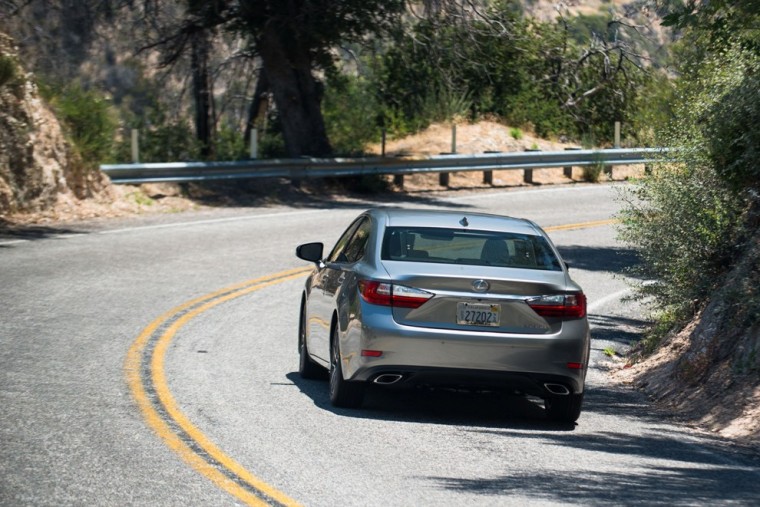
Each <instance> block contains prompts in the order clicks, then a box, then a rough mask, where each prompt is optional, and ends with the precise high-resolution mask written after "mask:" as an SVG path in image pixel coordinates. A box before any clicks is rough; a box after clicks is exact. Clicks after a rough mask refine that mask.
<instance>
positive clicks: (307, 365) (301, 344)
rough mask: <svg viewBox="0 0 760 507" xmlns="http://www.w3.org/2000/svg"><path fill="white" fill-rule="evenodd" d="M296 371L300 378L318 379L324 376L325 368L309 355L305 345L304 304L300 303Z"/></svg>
mask: <svg viewBox="0 0 760 507" xmlns="http://www.w3.org/2000/svg"><path fill="white" fill-rule="evenodd" d="M298 373H299V374H300V375H301V378H304V379H309V380H318V379H323V378H325V369H324V368H322V367H321V366H320V365H318V364H317V363H315V362H314V361H313V360H312V359H311V357H309V350H308V348H307V346H306V306H305V305H304V304H303V303H301V318H300V319H299V321H298Z"/></svg>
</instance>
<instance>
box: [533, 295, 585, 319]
mask: <svg viewBox="0 0 760 507" xmlns="http://www.w3.org/2000/svg"><path fill="white" fill-rule="evenodd" d="M526 303H528V306H530V307H531V308H532V309H533V311H534V312H536V313H537V314H539V315H540V316H542V317H562V318H567V319H580V318H582V317H585V316H586V295H585V294H583V293H582V292H579V293H578V294H556V295H552V296H540V297H537V298H533V299H528V300H527V301H526Z"/></svg>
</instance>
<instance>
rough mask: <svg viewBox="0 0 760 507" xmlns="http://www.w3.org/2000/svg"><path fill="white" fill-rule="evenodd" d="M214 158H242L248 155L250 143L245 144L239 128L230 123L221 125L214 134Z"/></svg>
mask: <svg viewBox="0 0 760 507" xmlns="http://www.w3.org/2000/svg"><path fill="white" fill-rule="evenodd" d="M215 141H216V142H215V145H216V151H215V153H214V158H215V159H216V160H244V159H247V158H249V157H250V154H251V153H250V145H247V144H246V142H245V139H244V138H243V133H242V132H241V131H240V129H236V128H234V127H233V126H231V125H222V127H221V128H220V129H219V132H217V134H216V140H215Z"/></svg>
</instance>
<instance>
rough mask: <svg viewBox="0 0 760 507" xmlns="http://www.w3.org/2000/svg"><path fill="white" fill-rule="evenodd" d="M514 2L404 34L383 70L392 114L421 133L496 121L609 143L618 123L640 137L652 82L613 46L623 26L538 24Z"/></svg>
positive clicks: (596, 20)
mask: <svg viewBox="0 0 760 507" xmlns="http://www.w3.org/2000/svg"><path fill="white" fill-rule="evenodd" d="M509 5H510V3H494V4H491V6H490V8H489V9H488V10H486V11H485V13H484V14H483V15H482V16H475V17H472V18H470V19H462V18H461V16H456V15H452V16H451V17H450V18H446V17H445V14H444V15H442V17H439V18H432V19H424V20H422V21H420V22H418V23H416V24H415V25H414V26H412V27H410V28H409V29H408V30H407V31H406V32H402V33H399V34H397V37H396V39H395V40H394V43H393V44H392V45H391V46H390V47H389V48H388V50H387V52H386V53H385V54H383V55H382V56H381V70H380V72H379V73H378V80H379V81H380V85H379V88H380V95H381V101H382V103H383V104H384V106H385V110H386V117H391V118H393V120H394V122H395V123H401V124H402V125H403V126H405V127H406V126H409V125H411V126H412V128H414V127H415V126H417V125H420V126H425V125H426V124H427V123H429V122H431V121H440V120H441V117H445V116H449V117H451V116H455V115H459V116H464V117H469V118H475V117H482V116H496V117H499V118H502V119H503V120H504V121H505V122H507V123H510V124H513V125H518V126H520V127H525V128H529V129H531V130H533V131H534V132H536V133H537V134H538V135H540V136H544V137H558V136H561V135H565V136H568V137H573V138H579V137H581V136H584V135H591V136H593V137H595V138H596V139H597V140H599V141H602V142H603V141H606V142H610V141H611V140H612V138H613V135H614V122H615V121H616V120H617V121H622V122H623V124H624V125H625V126H626V128H627V129H628V132H627V134H628V135H629V136H631V137H632V136H635V135H636V134H637V133H638V132H639V127H637V126H636V125H633V123H634V122H635V121H636V120H637V119H638V117H637V116H636V114H635V113H636V110H635V107H636V106H637V105H642V104H643V101H641V100H639V96H640V92H641V90H642V89H643V88H645V87H646V86H647V85H648V83H649V82H650V81H651V80H652V79H654V77H653V75H652V74H648V73H645V72H643V71H642V70H641V69H640V68H638V67H637V63H636V62H635V60H634V59H633V58H632V57H631V56H630V54H629V49H627V46H626V45H625V44H623V43H621V42H616V41H614V42H609V41H608V40H607V39H609V38H611V37H613V35H614V34H616V33H617V32H616V30H619V29H620V28H619V26H618V24H615V23H612V22H611V21H610V20H609V17H608V16H590V17H586V18H581V19H580V20H577V21H574V22H573V23H566V24H549V23H539V22H535V21H532V20H528V19H524V18H523V17H521V16H520V15H519V14H516V13H515V11H514V10H512V9H510V8H509ZM597 31H601V32H603V33H601V34H599V36H594V37H592V36H591V35H592V32H593V33H594V34H596V32H597ZM613 32H614V33H613ZM583 44H585V45H583ZM435 103H438V104H441V105H442V107H439V108H438V109H436V108H435V107H432V105H433V104H435ZM453 104H456V105H457V107H450V106H451V105H453ZM388 111H391V112H393V114H388V113H387V112H388ZM399 119H400V120H401V121H399ZM444 119H450V118H444Z"/></svg>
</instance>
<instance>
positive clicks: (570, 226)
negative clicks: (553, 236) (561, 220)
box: [543, 218, 619, 232]
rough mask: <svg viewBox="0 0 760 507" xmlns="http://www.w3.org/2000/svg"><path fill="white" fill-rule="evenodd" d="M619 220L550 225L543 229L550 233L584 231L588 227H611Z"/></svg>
mask: <svg viewBox="0 0 760 507" xmlns="http://www.w3.org/2000/svg"><path fill="white" fill-rule="evenodd" d="M618 222H619V220H617V219H615V218H612V219H609V220H596V221H593V222H581V223H578V224H566V225H550V226H549V227H544V228H543V229H544V230H545V231H546V232H552V231H570V230H573V229H586V228H589V227H601V226H603V225H612V224H616V223H618Z"/></svg>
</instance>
